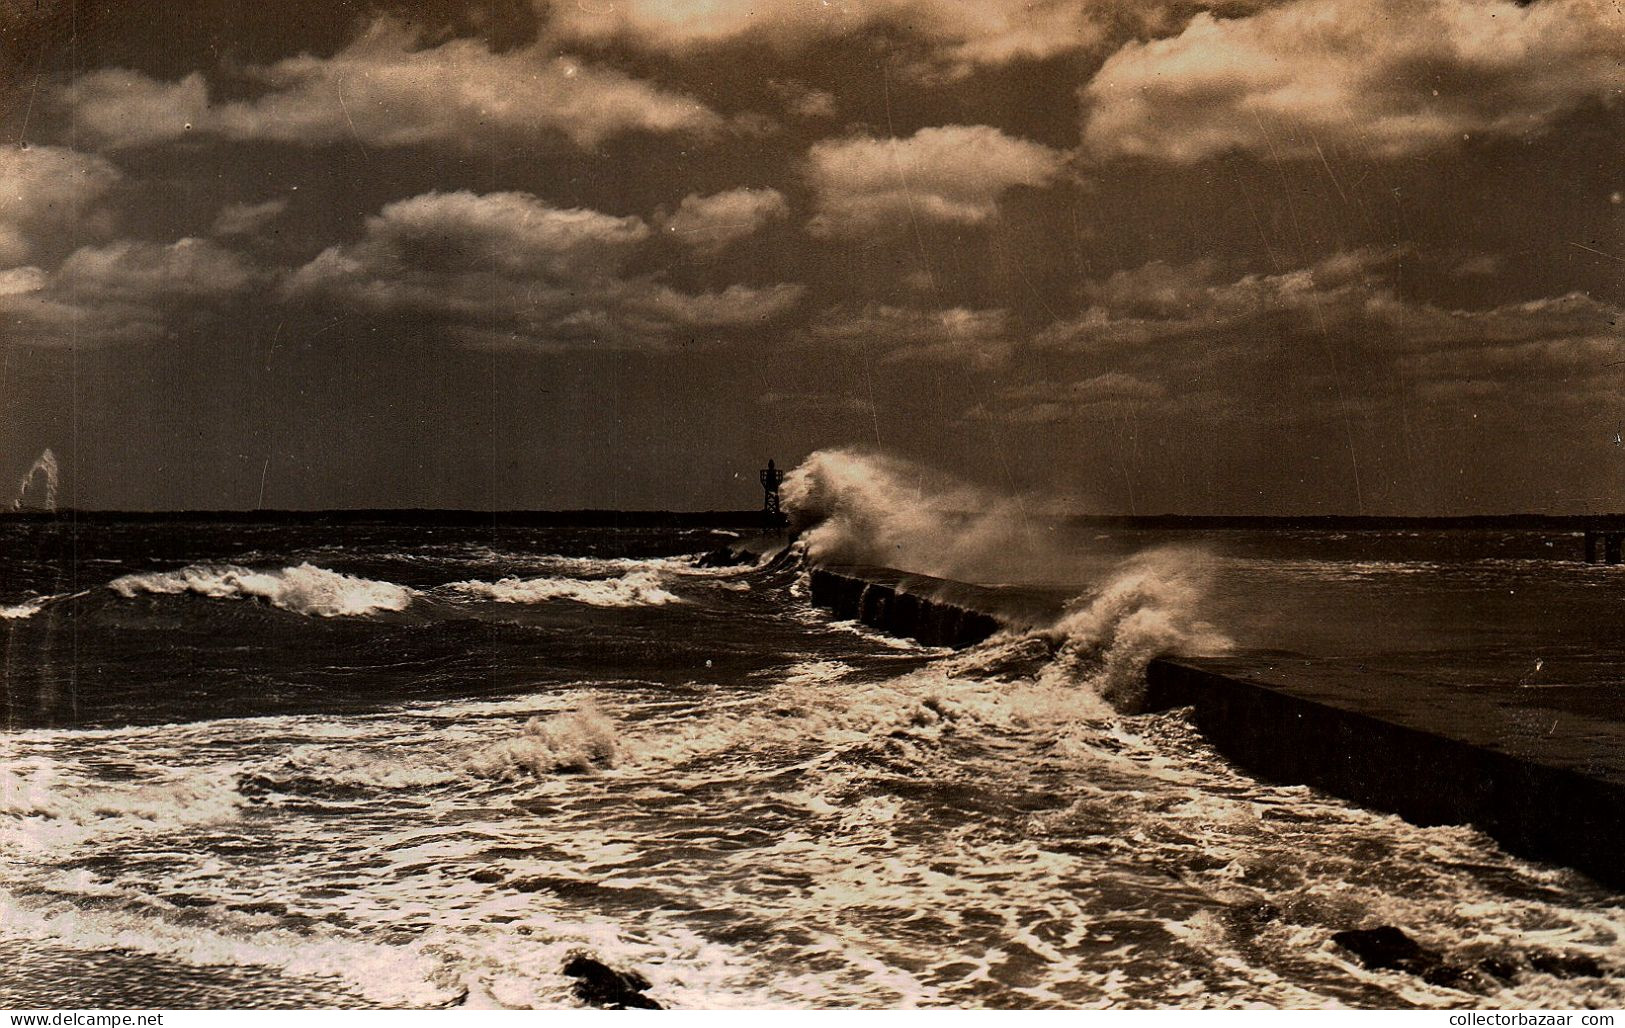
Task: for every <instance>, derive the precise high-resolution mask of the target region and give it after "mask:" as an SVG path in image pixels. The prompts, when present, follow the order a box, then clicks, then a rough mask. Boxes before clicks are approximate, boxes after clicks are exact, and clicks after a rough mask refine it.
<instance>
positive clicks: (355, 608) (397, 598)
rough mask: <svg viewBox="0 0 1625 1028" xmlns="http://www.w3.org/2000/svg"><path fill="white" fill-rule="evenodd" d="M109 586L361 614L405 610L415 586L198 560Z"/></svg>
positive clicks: (131, 593) (125, 593)
mask: <svg viewBox="0 0 1625 1028" xmlns="http://www.w3.org/2000/svg"><path fill="white" fill-rule="evenodd" d="M107 587H108V588H109V589H111V590H113V591H114V592H116V593H118V594H119V595H120V596H122V597H124V598H125V599H134V598H135V597H136V596H139V595H141V594H143V593H145V594H152V595H163V596H174V595H179V594H181V593H194V594H196V595H198V596H206V597H208V598H209V599H213V600H226V599H244V598H252V599H259V600H264V601H265V602H267V603H269V604H271V606H273V607H277V608H279V609H281V610H288V611H293V612H294V613H296V614H309V615H315V616H317V617H360V616H364V615H367V614H376V613H378V612H379V611H400V610H405V609H406V608H407V607H408V606H410V605H411V603H412V596H413V591H412V590H411V589H409V588H407V587H406V586H404V585H396V584H395V583H393V582H375V581H373V580H371V579H367V578H357V577H355V576H353V575H344V574H340V573H339V572H337V571H329V570H327V569H326V568H319V567H316V566H315V565H314V564H299V565H296V566H294V567H286V568H282V569H281V570H279V571H255V570H252V569H250V568H244V567H238V566H237V565H234V564H193V565H190V566H188V567H184V568H181V569H180V570H178V571H158V572H151V573H148V574H140V575H125V576H124V577H123V578H117V579H114V580H113V581H112V582H109V583H108V585H107Z"/></svg>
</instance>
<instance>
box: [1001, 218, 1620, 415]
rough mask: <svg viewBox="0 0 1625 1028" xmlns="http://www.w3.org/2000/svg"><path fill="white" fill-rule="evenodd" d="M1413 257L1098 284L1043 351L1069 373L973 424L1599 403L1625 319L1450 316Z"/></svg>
mask: <svg viewBox="0 0 1625 1028" xmlns="http://www.w3.org/2000/svg"><path fill="white" fill-rule="evenodd" d="M1405 256H1406V254H1405V253H1404V252H1403V251H1396V250H1382V249H1364V250H1354V251H1347V252H1342V253H1338V254H1334V255H1332V256H1330V257H1327V258H1325V259H1323V260H1321V261H1319V262H1317V263H1315V264H1313V265H1311V266H1309V267H1306V268H1299V269H1294V270H1292V271H1287V272H1282V273H1279V274H1268V275H1266V274H1249V275H1242V276H1240V277H1236V278H1228V277H1226V276H1224V275H1223V274H1221V272H1220V270H1219V268H1218V266H1217V265H1216V264H1215V263H1213V262H1211V261H1198V262H1193V263H1190V264H1185V265H1168V264H1164V263H1161V262H1154V263H1151V264H1147V265H1144V266H1142V267H1140V268H1135V269H1130V270H1125V271H1120V272H1117V273H1116V274H1113V275H1111V276H1109V277H1107V278H1106V279H1103V280H1099V281H1095V282H1092V283H1089V284H1088V285H1087V286H1086V287H1085V289H1084V297H1085V300H1086V306H1085V307H1084V309H1083V310H1081V311H1080V312H1078V313H1077V314H1076V315H1074V316H1072V317H1070V318H1066V319H1063V320H1060V321H1057V322H1056V323H1054V324H1052V325H1051V326H1050V327H1049V328H1047V329H1045V330H1044V331H1043V332H1040V333H1039V334H1038V335H1037V336H1036V337H1035V339H1034V340H1033V345H1034V346H1035V347H1036V348H1038V349H1040V350H1054V351H1057V352H1059V353H1063V354H1067V355H1070V358H1071V374H1070V376H1064V377H1061V378H1055V377H1053V376H1051V377H1048V378H1045V379H1043V380H1039V381H1034V382H1028V383H1019V382H1017V383H1012V384H1011V385H1010V386H1008V387H1007V388H1006V390H1005V391H1004V392H1003V393H1002V394H1001V402H1000V403H999V404H998V405H996V406H994V407H991V408H981V409H978V410H976V411H973V412H972V415H973V416H976V417H989V418H1000V419H1002V420H1008V421H1028V422H1049V421H1057V420H1070V419H1085V420H1086V419H1090V418H1098V417H1116V416H1120V415H1121V414H1122V413H1123V412H1125V411H1133V412H1146V411H1150V412H1158V413H1163V414H1167V415H1170V416H1179V417H1182V418H1197V419H1201V418H1210V417H1227V416H1228V417H1233V416H1239V415H1241V414H1243V413H1245V414H1246V415H1247V416H1249V417H1252V418H1254V419H1255V420H1260V419H1261V420H1266V421H1293V420H1301V419H1305V418H1309V419H1313V418H1325V417H1330V416H1335V415H1338V414H1340V413H1360V414H1362V415H1363V414H1374V413H1376V412H1379V411H1384V410H1387V411H1394V410H1398V409H1402V408H1405V407H1406V405H1407V404H1414V403H1415V402H1417V400H1418V398H1422V399H1426V400H1428V401H1430V402H1445V401H1461V402H1465V401H1466V400H1468V399H1472V400H1477V401H1483V400H1484V399H1485V398H1487V397H1496V398H1497V402H1498V403H1500V404H1502V405H1513V406H1520V405H1525V404H1537V405H1539V404H1545V405H1554V404H1575V403H1581V404H1585V403H1593V402H1595V401H1596V400H1597V398H1598V396H1599V393H1598V391H1597V387H1596V382H1597V372H1598V371H1599V369H1600V368H1601V367H1602V366H1603V365H1605V364H1607V363H1609V362H1610V361H1615V360H1620V359H1625V333H1622V330H1621V328H1620V327H1619V319H1620V315H1621V313H1622V312H1621V310H1620V309H1619V308H1618V307H1617V306H1614V305H1610V304H1608V303H1605V302H1602V301H1599V300H1596V299H1594V298H1592V297H1590V296H1587V295H1585V294H1583V293H1577V292H1576V293H1567V294H1563V295H1560V296H1552V297H1540V298H1536V299H1532V300H1527V301H1522V302H1516V303H1506V304H1501V305H1498V306H1494V307H1489V308H1482V309H1456V308H1448V307H1443V306H1440V305H1437V304H1434V303H1429V302H1427V301H1424V300H1418V299H1410V298H1406V297H1404V296H1403V295H1401V293H1400V292H1399V291H1398V289H1397V288H1396V287H1395V285H1394V284H1393V283H1394V278H1395V276H1394V269H1395V266H1396V264H1397V262H1399V261H1401V260H1403V259H1404V257H1405ZM1288 398H1291V399H1290V401H1289V400H1288Z"/></svg>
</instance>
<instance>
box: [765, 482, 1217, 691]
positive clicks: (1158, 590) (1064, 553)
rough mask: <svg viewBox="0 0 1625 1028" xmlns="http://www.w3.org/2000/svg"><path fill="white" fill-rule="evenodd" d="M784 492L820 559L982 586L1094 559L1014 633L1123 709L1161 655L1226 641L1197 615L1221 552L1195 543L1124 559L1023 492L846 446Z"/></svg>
mask: <svg viewBox="0 0 1625 1028" xmlns="http://www.w3.org/2000/svg"><path fill="white" fill-rule="evenodd" d="M785 501H786V504H787V506H788V507H789V508H790V510H791V511H792V518H793V520H794V522H795V523H796V524H797V525H798V526H799V527H801V529H802V537H801V538H802V543H803V544H804V545H805V548H806V555H807V557H808V559H810V560H812V561H815V562H820V563H845V564H878V565H884V566H887V567H893V568H898V569H900V570H905V571H911V572H917V573H924V574H929V575H937V576H942V577H948V578H955V579H961V580H966V581H972V582H978V583H983V584H987V583H996V582H1001V581H1010V580H1012V579H1020V578H1027V577H1030V571H1031V569H1032V568H1033V567H1035V566H1037V567H1044V566H1049V567H1054V568H1061V567H1067V568H1071V569H1077V568H1079V567H1081V566H1087V567H1089V569H1090V571H1089V573H1088V574H1087V575H1085V576H1081V577H1082V579H1083V580H1089V579H1094V580H1097V581H1099V582H1100V583H1101V584H1100V585H1099V586H1098V587H1096V588H1095V589H1093V590H1091V591H1089V592H1086V593H1084V594H1083V595H1081V596H1078V597H1076V598H1074V599H1073V600H1072V601H1071V602H1070V603H1068V604H1067V605H1066V608H1065V610H1064V612H1063V613H1062V615H1061V616H1060V617H1059V618H1058V619H1056V621H1055V622H1054V623H1053V624H1051V625H1049V626H1047V627H1044V628H1040V629H1038V630H1037V631H1035V632H1030V633H1020V632H1012V633H1006V635H1007V637H1008V636H1009V635H1018V636H1019V635H1022V634H1026V635H1029V636H1030V637H1032V639H1033V640H1034V641H1035V642H1038V643H1042V644H1044V645H1045V646H1046V647H1047V648H1048V650H1049V652H1050V653H1051V659H1050V660H1049V662H1048V664H1047V666H1046V667H1045V668H1044V669H1043V670H1042V671H1040V672H1038V673H1039V674H1041V675H1042V676H1044V677H1046V678H1049V679H1053V680H1056V681H1070V682H1077V683H1080V684H1083V685H1085V686H1086V687H1088V688H1089V689H1091V690H1092V691H1093V692H1094V693H1095V694H1097V695H1098V696H1100V698H1102V699H1104V700H1105V701H1106V702H1107V703H1109V704H1110V705H1111V706H1113V707H1115V708H1117V709H1119V710H1127V711H1133V710H1136V709H1138V708H1139V707H1140V705H1141V703H1142V702H1143V700H1144V695H1145V668H1146V665H1147V664H1148V663H1150V661H1151V660H1152V659H1153V658H1155V657H1158V656H1162V655H1165V654H1169V653H1191V652H1197V651H1202V652H1213V651H1216V650H1222V649H1225V648H1227V647H1228V645H1229V643H1228V640H1227V639H1226V638H1225V637H1224V636H1223V635H1222V634H1221V633H1219V632H1218V631H1217V630H1216V629H1215V628H1214V627H1213V626H1212V625H1209V624H1207V623H1206V622H1204V621H1203V620H1202V619H1201V617H1200V612H1201V610H1202V608H1203V606H1204V601H1205V599H1206V597H1207V594H1208V584H1209V580H1210V578H1211V576H1212V573H1213V571H1212V569H1213V566H1214V562H1213V561H1212V560H1211V558H1210V555H1209V554H1207V553H1206V552H1204V551H1203V550H1201V549H1200V548H1197V547H1180V548H1164V549H1158V550H1153V551H1146V552H1143V553H1140V554H1137V555H1135V556H1133V557H1130V558H1128V559H1126V560H1122V559H1117V558H1109V557H1105V556H1092V555H1089V554H1079V553H1078V552H1076V548H1066V549H1065V550H1063V549H1062V548H1061V547H1060V546H1058V545H1057V544H1055V543H1053V542H1051V541H1050V540H1049V539H1048V538H1047V537H1046V536H1045V535H1044V534H1043V533H1042V532H1041V531H1039V530H1038V528H1036V527H1034V526H1033V525H1031V524H1030V523H1029V521H1028V519H1027V516H1026V506H1027V505H1026V504H1025V503H1024V502H1023V501H1022V500H1020V499H1012V498H1001V497H998V496H994V495H992V494H990V493H988V492H987V491H985V490H981V489H977V488H976V487H974V486H970V485H967V484H965V483H962V482H956V481H953V480H950V479H945V478H944V477H942V476H940V475H937V474H936V473H934V472H931V471H929V470H927V469H923V468H920V467H918V466H917V465H914V464H911V463H909V462H907V461H903V460H900V459H898V458H895V457H890V456H884V455H876V454H865V453H858V452H854V451H850V450H822V451H819V452H818V453H815V454H813V455H812V456H811V457H809V458H808V459H807V460H806V462H804V463H803V464H802V465H801V466H799V467H797V468H796V469H795V470H794V471H792V472H790V474H789V475H788V476H787V477H786V479H785ZM1074 580H1078V579H1074Z"/></svg>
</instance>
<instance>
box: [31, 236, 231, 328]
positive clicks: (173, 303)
mask: <svg viewBox="0 0 1625 1028" xmlns="http://www.w3.org/2000/svg"><path fill="white" fill-rule="evenodd" d="M256 277H257V273H256V272H255V270H254V269H253V268H252V267H250V266H249V265H248V264H247V263H246V262H245V261H244V260H243V259H242V258H241V257H240V256H238V255H237V254H236V253H234V252H232V251H230V250H226V249H224V248H222V247H220V246H218V245H217V244H215V243H212V242H210V241H208V240H206V239H191V238H188V239H181V240H179V241H177V242H174V243H170V244H168V245H165V244H162V243H153V242H145V241H135V240H121V241H119V242H115V243H110V244H107V245H105V246H86V247H81V248H80V249H78V250H75V251H74V252H73V253H72V254H70V255H69V256H68V258H67V259H66V260H65V261H63V262H62V265H61V266H60V267H59V268H57V269H56V271H54V272H51V273H49V274H47V273H46V272H44V271H42V270H41V269H39V268H36V267H32V266H29V267H24V268H17V269H13V270H12V271H10V272H7V273H5V274H4V275H0V319H3V323H4V324H5V325H6V326H7V329H8V337H9V338H11V339H13V340H15V341H17V342H19V343H22V344H25V345H34V346H66V345H79V346H99V345H107V344H113V343H143V342H152V341H155V340H159V339H162V338H165V337H166V336H169V335H170V334H172V332H173V331H174V329H175V327H176V324H177V322H178V321H180V320H181V319H201V318H207V317H208V316H209V313H210V311H211V309H212V308H213V305H214V304H216V303H219V302H220V301H223V300H226V299H229V298H231V297H234V296H239V295H241V294H242V293H243V291H244V290H245V289H246V288H247V287H248V286H249V285H250V284H251V283H252V282H253V281H255V279H256Z"/></svg>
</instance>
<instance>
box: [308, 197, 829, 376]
mask: <svg viewBox="0 0 1625 1028" xmlns="http://www.w3.org/2000/svg"><path fill="white" fill-rule="evenodd" d="M650 236H651V230H650V227H649V225H648V224H647V223H646V222H644V221H643V220H642V219H641V218H637V217H630V216H628V217H617V216H615V215H610V214H603V213H600V212H598V211H590V210H582V209H579V208H577V209H568V210H566V209H560V208H555V207H551V206H549V205H547V204H546V203H544V202H542V201H541V200H539V199H537V198H536V197H534V196H532V195H530V194H528V193H516V192H505V193H486V194H475V193H471V192H467V191H462V192H453V193H425V194H423V195H421V196H415V197H412V198H410V199H406V200H400V201H397V202H395V203H391V204H387V205H386V206H385V207H384V208H383V209H382V210H381V211H380V212H379V213H378V214H377V215H375V216H373V217H371V218H368V219H367V224H366V231H365V233H364V235H363V236H362V238H361V240H360V241H358V242H356V243H353V244H351V245H347V246H334V247H330V248H328V249H327V250H324V251H323V252H322V253H320V254H318V255H317V256H316V257H315V258H314V259H313V260H311V261H310V263H308V264H306V265H305V266H304V267H302V268H299V269H298V270H297V271H295V272H294V273H293V274H292V275H291V276H289V278H288V279H287V281H286V283H285V289H286V291H287V293H288V294H289V295H293V296H299V297H327V298H329V299H332V300H334V301H337V302H341V303H345V304H353V305H357V306H360V307H364V308H368V309H371V310H375V311H388V312H395V313H405V314H411V315H415V316H419V317H422V318H427V319H430V320H431V321H432V322H433V323H435V324H437V325H439V326H441V327H442V328H443V329H444V330H445V331H446V332H448V334H450V335H452V336H453V337H455V338H457V339H459V340H461V341H463V342H465V343H469V344H473V345H481V346H517V347H527V348H532V349H547V350H561V349H568V348H573V347H588V348H597V349H639V348H642V349H658V348H661V347H663V346H666V345H668V344H670V343H671V342H673V341H674V340H675V339H677V338H679V337H682V336H685V335H704V334H710V335H715V334H717V333H722V332H726V331H728V330H732V329H739V328H744V327H751V326H755V325H759V324H761V323H762V322H764V321H768V320H771V319H773V318H776V317H778V316H780V315H782V314H783V313H784V312H785V311H787V310H789V309H790V308H791V307H792V306H794V305H795V304H796V303H797V302H798V301H799V300H800V298H801V293H802V287H801V286H799V285H796V284H792V283H779V284H775V285H769V286H762V287H757V286H749V285H744V284H737V283H736V284H733V285H729V286H727V287H726V288H723V289H720V290H717V291H713V292H698V293H690V292H684V291H682V290H679V289H676V288H673V287H672V286H670V285H668V284H666V283H664V282H662V281H660V280H659V279H658V277H656V276H655V275H653V274H647V273H630V272H628V271H627V265H628V264H629V262H630V261H631V260H632V258H633V257H634V255H635V254H636V252H637V251H638V250H639V248H640V247H641V246H642V245H643V244H644V243H645V242H647V241H648V240H649V238H650Z"/></svg>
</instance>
